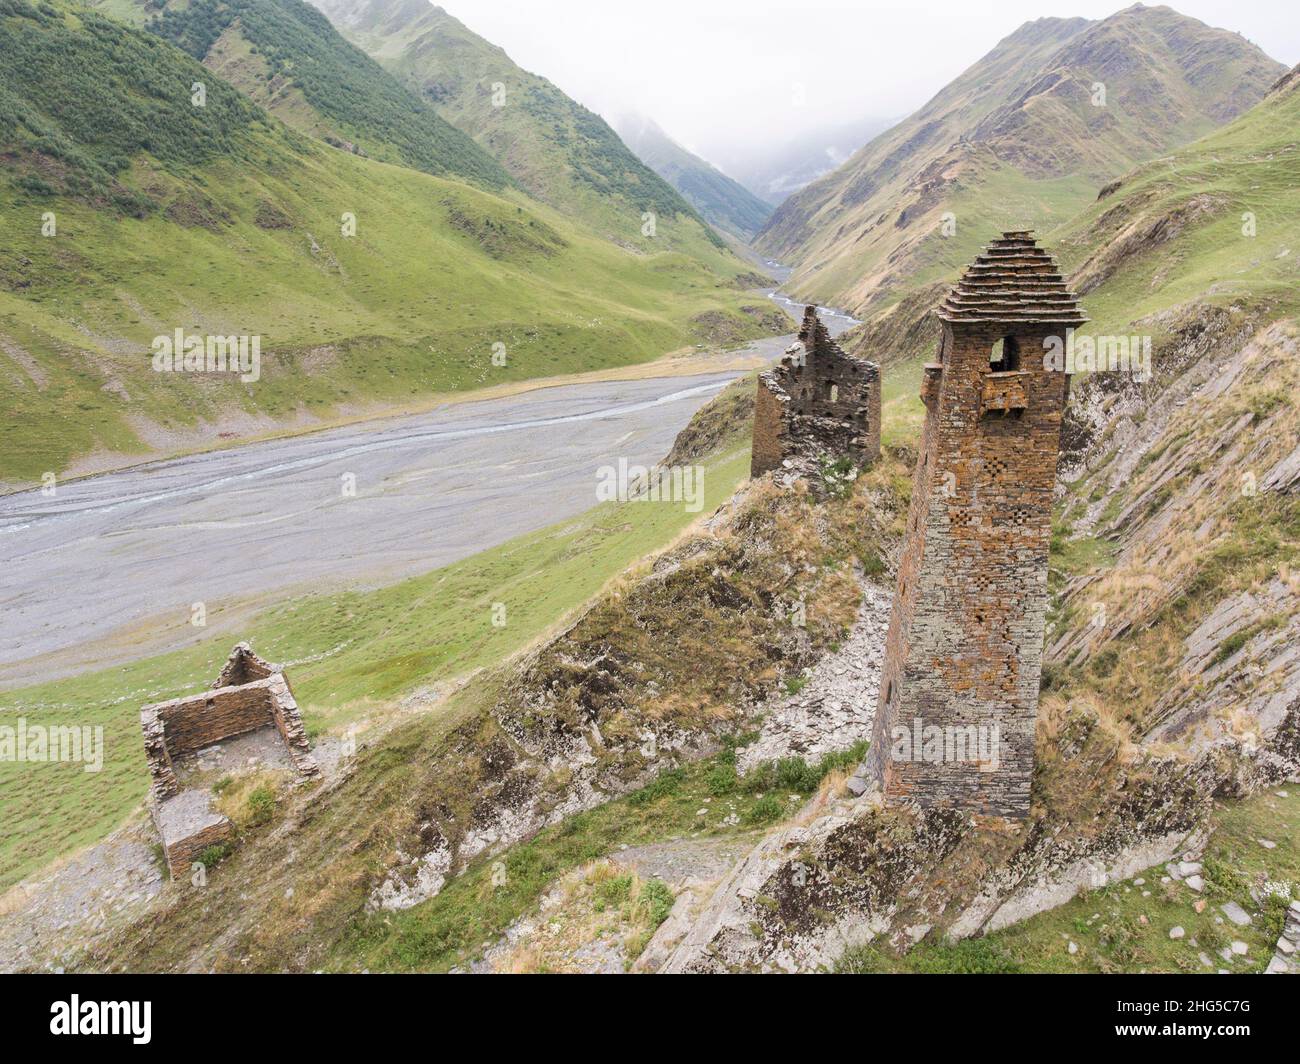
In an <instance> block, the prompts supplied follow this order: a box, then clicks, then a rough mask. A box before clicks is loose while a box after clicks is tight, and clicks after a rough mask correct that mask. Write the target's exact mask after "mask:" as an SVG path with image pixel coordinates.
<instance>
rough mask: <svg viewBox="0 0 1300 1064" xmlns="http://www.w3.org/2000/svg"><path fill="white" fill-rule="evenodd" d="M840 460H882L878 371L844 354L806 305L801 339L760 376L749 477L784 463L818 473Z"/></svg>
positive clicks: (877, 367) (803, 470) (870, 365)
mask: <svg viewBox="0 0 1300 1064" xmlns="http://www.w3.org/2000/svg"><path fill="white" fill-rule="evenodd" d="M842 457H847V458H851V459H852V460H853V462H854V464H855V465H865V464H866V463H868V462H873V461H875V460H876V459H877V458H879V457H880V367H879V366H877V365H876V364H875V363H874V362H868V361H866V360H865V359H861V358H854V357H853V356H852V355H849V354H846V353H845V352H844V351H843V350H841V348H840V345H839V344H837V343H836V342H835V341H834V340H832V339H831V336H830V333H828V332H827V331H826V326H825V325H823V324H822V323H821V320H820V319H819V318H818V317H817V308H816V307H807V308H806V309H805V310H804V315H803V325H802V327H801V328H800V330H799V339H798V341H797V342H796V343H794V344H791V345H790V348H789V349H788V350H787V351H786V354H785V357H784V358H783V359H781V363H780V365H778V366H776V367H775V368H774V369H771V370H769V371H768V372H767V373H763V374H761V375H760V376H759V378H758V394H757V396H756V397H755V400H754V450H753V457H752V459H751V461H750V475H751V476H755V477H757V476H761V475H762V474H763V473H766V472H767V471H768V470H769V469H779V468H781V467H782V466H784V465H785V463H786V462H787V461H789V462H791V463H792V464H793V465H795V466H797V467H798V466H803V467H806V468H802V469H799V470H798V471H799V472H802V473H809V472H815V471H816V467H817V464H818V463H819V462H820V461H822V460H825V459H829V460H834V459H837V458H842Z"/></svg>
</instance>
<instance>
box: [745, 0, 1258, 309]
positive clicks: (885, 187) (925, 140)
mask: <svg viewBox="0 0 1300 1064" xmlns="http://www.w3.org/2000/svg"><path fill="white" fill-rule="evenodd" d="M1282 69H1283V68H1282V66H1281V64H1278V63H1275V62H1274V61H1273V60H1271V59H1269V58H1268V57H1267V56H1266V55H1265V54H1264V53H1263V52H1262V51H1261V50H1260V49H1258V48H1257V47H1256V46H1254V45H1252V44H1250V43H1249V42H1246V41H1244V39H1242V38H1240V37H1239V36H1237V35H1235V34H1232V33H1229V32H1228V31H1224V30H1217V29H1213V28H1211V27H1207V26H1205V25H1204V24H1203V23H1200V22H1199V21H1197V20H1195V19H1190V18H1187V17H1186V16H1183V15H1180V14H1178V13H1177V12H1175V11H1173V10H1172V9H1170V8H1167V7H1158V8H1144V7H1142V6H1141V5H1138V6H1135V7H1132V8H1128V9H1126V10H1124V11H1121V12H1118V13H1117V14H1115V15H1112V16H1109V17H1108V18H1106V19H1101V20H1097V21H1089V20H1086V19H1055V18H1052V19H1039V20H1036V21H1034V22H1030V23H1026V24H1025V25H1023V26H1021V27H1019V28H1018V29H1017V30H1016V31H1015V32H1013V33H1012V34H1010V35H1009V36H1007V37H1006V38H1004V39H1003V40H1002V41H1000V42H999V43H998V44H997V45H996V46H995V47H994V48H993V49H992V50H991V51H990V52H989V53H988V54H987V55H985V56H984V57H983V58H982V59H980V60H979V61H978V62H977V63H975V64H974V65H973V66H972V67H970V68H969V69H968V70H966V71H965V72H963V73H962V74H961V75H959V76H958V77H957V78H956V79H954V80H953V81H952V82H951V83H949V85H947V86H945V87H944V88H943V89H942V90H940V92H939V93H937V94H936V95H935V96H934V97H933V98H932V99H931V100H930V101H929V102H928V103H926V104H925V105H924V106H923V107H922V108H920V109H919V110H918V111H917V112H915V113H914V114H913V115H912V116H910V117H909V118H907V119H905V120H904V121H903V122H901V123H900V124H899V125H897V126H895V127H894V128H893V129H891V130H889V131H887V132H886V133H884V134H882V135H881V136H879V137H877V138H876V139H875V140H873V141H872V142H871V143H869V144H867V145H865V146H864V147H863V148H862V149H860V150H859V151H858V152H857V153H856V154H855V155H854V156H853V158H851V159H850V160H849V161H848V162H847V163H845V165H844V166H843V167H841V168H839V169H838V170H836V171H833V172H832V173H830V174H828V175H826V176H824V177H823V178H821V179H819V180H818V181H816V182H814V183H813V184H812V185H810V186H808V187H807V188H806V189H804V190H803V191H802V192H800V193H797V194H796V195H794V196H792V197H791V198H790V199H788V200H787V201H786V202H785V203H783V204H782V205H781V207H780V208H779V209H778V210H777V211H776V212H775V213H774V215H773V217H772V218H771V220H770V221H769V222H768V224H767V226H766V227H765V228H764V230H763V232H761V233H760V234H759V236H758V237H757V239H756V241H755V243H756V246H757V247H758V248H759V250H760V251H762V252H763V253H764V254H767V255H770V256H772V257H774V258H777V259H779V260H781V261H784V262H786V263H787V264H788V265H791V266H792V267H793V270H794V272H793V274H792V277H791V281H790V287H791V288H792V290H793V291H794V293H795V294H796V295H799V296H801V297H804V298H811V297H812V296H814V295H815V296H816V297H817V298H818V299H820V300H822V301H824V302H833V303H835V304H836V305H841V306H846V307H847V308H848V309H850V310H852V311H854V312H855V313H857V314H858V315H859V316H860V317H865V316H868V315H870V314H872V313H879V312H881V311H882V310H885V309H887V308H888V307H890V306H892V305H893V304H895V303H897V302H899V301H900V300H902V299H904V298H905V297H906V296H907V294H908V293H909V292H910V291H913V290H914V289H915V287H916V286H918V285H923V284H926V283H933V282H935V281H937V280H938V279H940V278H942V277H944V276H947V275H948V274H950V273H951V272H952V271H953V270H956V269H958V268H960V266H961V264H962V263H963V262H965V261H967V260H968V259H969V258H970V257H971V256H972V255H973V254H974V252H975V251H976V250H977V248H978V244H979V241H980V239H981V236H982V234H987V233H988V232H993V231H1001V230H1003V229H1009V228H1033V229H1039V230H1045V229H1048V228H1050V227H1051V225H1052V224H1054V223H1055V222H1059V221H1064V220H1065V218H1067V217H1069V216H1070V215H1071V214H1072V213H1073V212H1074V211H1075V210H1078V209H1079V208H1081V207H1083V206H1084V205H1085V204H1086V203H1087V202H1088V201H1089V200H1091V199H1092V197H1093V196H1095V194H1096V190H1097V188H1098V187H1100V186H1101V185H1102V184H1105V183H1106V181H1108V180H1110V179H1112V178H1114V177H1116V176H1118V175H1119V174H1121V173H1123V172H1125V171H1126V170H1128V169H1130V168H1131V167H1132V166H1134V165H1137V164H1138V163H1140V162H1142V161H1144V160H1145V159H1149V158H1152V157H1154V156H1156V155H1158V154H1160V153H1161V152H1162V151H1164V150H1167V149H1168V148H1171V147H1176V146H1177V145H1178V144H1183V143H1187V142H1189V141H1191V140H1193V139H1195V137H1197V136H1199V135H1202V134H1204V133H1207V132H1209V131H1210V130H1211V129H1213V128H1214V127H1215V126H1217V125H1219V124H1221V123H1222V121H1223V120H1224V119H1225V118H1226V117H1231V116H1232V115H1235V114H1238V113H1240V112H1241V111H1242V110H1244V109H1246V107H1247V106H1249V105H1250V104H1253V103H1254V102H1257V101H1258V100H1259V99H1261V98H1262V97H1263V95H1264V93H1265V91H1266V90H1267V88H1268V86H1269V85H1270V84H1272V82H1273V81H1274V80H1276V78H1277V76H1278V74H1279V73H1280V72H1281V70H1282ZM1006 100H1010V101H1012V102H1011V103H1009V104H1008V103H1005V102H1004V101H1006ZM1094 101H1098V102H1096V103H1094ZM945 224H946V229H945Z"/></svg>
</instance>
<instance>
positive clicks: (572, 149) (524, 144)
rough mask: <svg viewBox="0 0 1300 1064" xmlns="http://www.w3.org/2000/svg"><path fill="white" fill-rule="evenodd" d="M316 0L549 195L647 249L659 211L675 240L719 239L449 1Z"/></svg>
mask: <svg viewBox="0 0 1300 1064" xmlns="http://www.w3.org/2000/svg"><path fill="white" fill-rule="evenodd" d="M313 2H315V3H316V6H317V7H318V8H320V10H321V11H323V12H324V13H325V14H326V15H327V16H328V17H329V18H330V20H331V21H333V22H334V24H335V25H336V26H338V28H339V30H340V31H341V32H342V33H343V34H344V35H345V36H347V37H348V39H349V40H351V41H353V42H354V43H355V44H357V45H358V46H359V47H360V48H362V49H364V50H365V51H366V52H367V53H368V54H370V55H371V56H373V57H374V58H375V59H376V60H378V61H379V62H380V63H381V64H383V66H384V67H385V68H386V69H387V70H389V71H391V72H392V73H393V74H394V75H395V76H396V77H397V78H398V80H400V81H401V82H402V83H403V84H405V85H407V86H409V87H410V88H411V89H412V90H413V91H414V92H415V93H416V94H418V95H419V96H420V98H421V99H422V100H424V101H426V102H427V103H428V104H429V105H430V106H432V107H434V108H435V109H436V110H437V111H438V113H439V114H440V115H442V117H443V118H445V119H446V120H447V121H449V122H451V123H452V124H453V125H455V126H456V127H457V128H458V129H461V130H464V131H465V132H466V133H467V134H469V135H470V136H471V137H473V138H474V140H475V141H477V142H478V143H479V144H480V145H482V146H483V147H484V148H485V149H486V150H487V151H488V152H490V153H491V154H492V155H493V156H494V157H495V158H496V159H499V160H500V162H501V165H502V166H504V167H505V169H506V170H507V171H509V173H510V175H511V177H513V178H514V179H515V180H516V181H517V182H518V183H519V184H520V186H521V187H523V188H525V189H527V190H528V192H529V193H530V194H531V195H533V196H535V197H536V198H537V199H539V200H541V201H542V202H544V203H547V204H550V205H551V206H553V207H555V208H556V209H557V210H559V211H561V212H563V213H565V214H568V215H571V216H573V217H575V218H580V219H582V220H583V221H584V222H586V223H587V224H589V225H591V226H592V227H593V228H595V229H596V230H597V231H599V232H601V233H603V234H605V235H606V236H607V237H609V238H610V239H613V240H615V241H617V242H619V243H623V244H629V245H632V246H637V247H644V246H646V239H645V237H644V236H643V234H642V233H641V227H642V224H643V223H642V216H643V214H645V213H647V212H653V213H654V214H655V215H657V216H660V217H667V218H672V219H674V220H675V221H676V222H677V223H678V224H677V225H676V226H675V227H674V230H673V232H672V234H670V238H671V239H672V240H673V241H674V243H673V244H672V246H674V247H677V248H680V249H681V250H685V251H692V250H694V249H696V248H697V246H699V245H702V244H705V243H708V244H712V245H713V246H715V247H720V246H721V241H720V238H719V237H718V235H717V234H716V233H714V232H712V231H711V230H710V229H709V228H708V226H707V225H705V224H704V223H703V221H702V220H701V219H700V218H699V216H698V215H697V214H696V213H695V210H694V209H693V208H692V207H691V206H690V205H689V204H688V203H687V202H686V200H684V199H683V198H682V197H681V196H680V195H678V193H677V192H676V191H675V190H674V189H673V187H672V186H671V185H669V184H668V183H667V182H665V181H664V180H663V179H662V178H661V177H660V176H659V175H658V174H656V173H655V172H654V171H653V170H652V169H650V168H649V167H647V166H646V165H645V163H643V162H642V161H641V160H640V159H638V158H637V157H636V156H635V155H634V154H632V152H630V151H629V150H628V149H627V146H626V145H625V144H624V143H623V142H622V141H621V140H620V139H619V138H618V135H617V134H616V133H615V132H614V131H613V130H612V129H611V128H610V127H609V125H608V124H607V123H606V122H605V121H604V119H602V118H601V117H600V116H599V115H597V114H594V113H593V112H591V111H589V110H587V108H585V107H583V106H582V105H581V104H579V103H577V102H575V101H574V100H572V99H570V98H569V97H568V96H566V95H565V94H564V93H563V92H561V91H560V90H559V89H558V88H556V86H555V85H553V84H552V83H551V82H549V81H547V80H546V79H545V78H543V77H540V76H538V75H536V74H532V73H530V72H528V71H526V70H524V69H522V68H521V67H519V66H518V65H516V64H515V63H514V61H513V60H511V58H510V57H509V56H508V55H507V54H506V53H505V52H504V51H503V50H502V49H501V48H498V47H497V46H496V45H494V44H492V43H491V42H489V41H486V40H484V39H483V38H482V37H480V36H478V35H477V34H476V33H474V32H473V31H471V30H470V29H468V28H467V27H466V26H465V25H464V24H463V23H461V22H460V21H458V20H457V19H455V18H453V17H452V16H451V15H449V14H447V12H446V11H444V10H443V9H442V8H440V7H435V6H433V5H431V4H429V3H427V2H426V0H313ZM686 219H691V221H692V222H694V223H697V225H698V228H697V227H696V225H693V224H689V223H688V222H687V221H686Z"/></svg>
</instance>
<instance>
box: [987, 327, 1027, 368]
mask: <svg viewBox="0 0 1300 1064" xmlns="http://www.w3.org/2000/svg"><path fill="white" fill-rule="evenodd" d="M1019 368H1020V344H1019V343H1017V342H1016V338H1015V337H1014V336H1004V337H1002V339H1001V340H999V341H998V342H997V343H995V344H994V345H993V350H992V351H991V352H990V353H989V372H990V373H1011V372H1014V371H1015V370H1018V369H1019Z"/></svg>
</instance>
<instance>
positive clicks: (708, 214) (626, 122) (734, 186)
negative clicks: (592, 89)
mask: <svg viewBox="0 0 1300 1064" xmlns="http://www.w3.org/2000/svg"><path fill="white" fill-rule="evenodd" d="M618 131H619V133H620V135H621V136H622V137H623V140H624V141H625V142H626V143H627V145H628V147H630V148H631V149H632V150H633V151H634V152H635V153H636V154H637V156H638V157H639V158H640V159H641V161H642V162H644V163H645V164H646V165H647V166H649V167H650V169H652V170H653V171H654V172H655V173H657V174H658V175H659V176H660V177H662V178H663V179H664V180H665V181H667V182H668V183H669V184H670V185H672V186H673V188H675V189H677V191H678V192H680V193H681V194H682V195H683V196H685V197H686V199H687V201H688V202H689V203H690V204H691V205H692V206H693V207H695V209H696V210H698V211H699V212H700V213H701V214H702V215H704V217H705V219H706V220H707V221H710V222H712V223H713V224H714V225H716V226H718V227H719V228H720V229H725V230H727V232H729V233H733V234H735V235H736V236H738V237H740V238H741V239H743V240H752V239H753V237H754V234H755V233H757V232H758V231H759V230H760V229H762V228H763V223H764V222H766V221H767V219H768V217H769V216H770V215H771V213H772V205H771V204H770V203H764V202H763V201H762V200H761V199H759V198H758V197H757V196H755V195H754V194H753V193H752V192H750V191H749V189H747V188H745V187H744V186H743V185H742V184H740V183H739V182H738V181H733V180H732V179H731V178H729V177H728V176H727V175H726V174H724V173H723V172H722V171H721V170H719V169H717V168H716V167H714V166H711V165H710V164H709V163H707V162H705V161H704V160H703V159H701V158H700V157H699V156H698V155H694V154H692V153H691V152H689V151H687V150H686V149H685V148H683V147H682V146H681V145H680V144H678V143H677V142H676V141H675V140H673V139H672V138H671V137H669V136H668V134H667V133H665V132H664V131H663V130H662V129H660V128H659V127H658V126H657V125H656V124H655V123H654V122H652V121H651V120H650V119H649V118H646V117H644V116H642V115H634V116H633V115H630V116H628V117H626V118H625V119H621V120H620V121H619V122H618Z"/></svg>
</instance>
